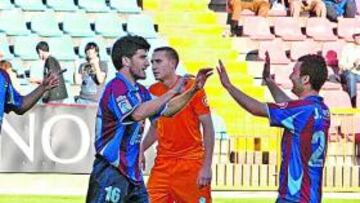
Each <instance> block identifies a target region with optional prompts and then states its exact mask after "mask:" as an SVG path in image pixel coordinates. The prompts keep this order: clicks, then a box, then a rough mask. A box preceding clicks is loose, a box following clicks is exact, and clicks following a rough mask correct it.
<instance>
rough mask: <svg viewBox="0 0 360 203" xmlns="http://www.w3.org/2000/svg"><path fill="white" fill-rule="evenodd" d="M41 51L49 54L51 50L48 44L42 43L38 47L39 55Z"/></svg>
mask: <svg viewBox="0 0 360 203" xmlns="http://www.w3.org/2000/svg"><path fill="white" fill-rule="evenodd" d="M39 50H41V51H45V52H49V51H50V48H49V45H48V43H47V42H45V41H41V42H39V43H38V44H37V45H36V52H37V53H39Z"/></svg>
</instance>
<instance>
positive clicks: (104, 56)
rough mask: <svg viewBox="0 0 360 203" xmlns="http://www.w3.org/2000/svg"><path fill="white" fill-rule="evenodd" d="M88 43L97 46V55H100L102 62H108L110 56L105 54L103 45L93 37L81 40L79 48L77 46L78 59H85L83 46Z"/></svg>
mask: <svg viewBox="0 0 360 203" xmlns="http://www.w3.org/2000/svg"><path fill="white" fill-rule="evenodd" d="M89 42H95V43H96V44H97V45H98V46H99V49H100V50H99V52H100V53H99V54H100V59H101V60H104V61H109V60H110V56H109V55H108V54H107V52H106V46H105V45H104V43H103V42H101V41H100V40H98V39H96V38H93V37H89V38H82V39H81V42H80V46H79V57H80V58H85V46H86V45H87V43H89Z"/></svg>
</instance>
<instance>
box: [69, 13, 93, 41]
mask: <svg viewBox="0 0 360 203" xmlns="http://www.w3.org/2000/svg"><path fill="white" fill-rule="evenodd" d="M63 31H64V32H65V33H66V34H69V35H71V36H72V37H92V36H94V32H93V31H92V30H91V28H90V22H89V20H88V18H87V17H86V15H85V13H83V12H76V13H65V14H64V21H63Z"/></svg>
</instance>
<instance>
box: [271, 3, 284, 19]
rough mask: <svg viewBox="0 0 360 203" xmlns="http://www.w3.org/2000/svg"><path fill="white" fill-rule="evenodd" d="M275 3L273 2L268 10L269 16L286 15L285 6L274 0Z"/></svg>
mask: <svg viewBox="0 0 360 203" xmlns="http://www.w3.org/2000/svg"><path fill="white" fill-rule="evenodd" d="M275 2H276V3H274V4H273V5H272V7H271V9H270V11H269V16H284V17H285V16H286V14H287V11H286V7H285V6H283V4H281V3H278V2H277V1H275Z"/></svg>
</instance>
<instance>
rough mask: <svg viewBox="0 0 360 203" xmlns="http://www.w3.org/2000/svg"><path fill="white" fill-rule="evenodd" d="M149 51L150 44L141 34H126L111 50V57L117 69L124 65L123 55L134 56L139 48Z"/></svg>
mask: <svg viewBox="0 0 360 203" xmlns="http://www.w3.org/2000/svg"><path fill="white" fill-rule="evenodd" d="M139 49H144V50H146V51H149V49H150V44H149V43H148V42H147V41H146V40H145V39H144V38H143V37H141V36H130V35H127V36H124V37H121V38H120V39H118V40H117V41H116V42H115V43H114V46H113V47H112V50H111V59H112V62H113V64H114V66H115V69H116V70H120V69H121V68H122V67H123V64H122V57H124V56H126V57H129V58H130V57H132V56H133V55H134V54H135V53H136V51H137V50H139Z"/></svg>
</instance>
